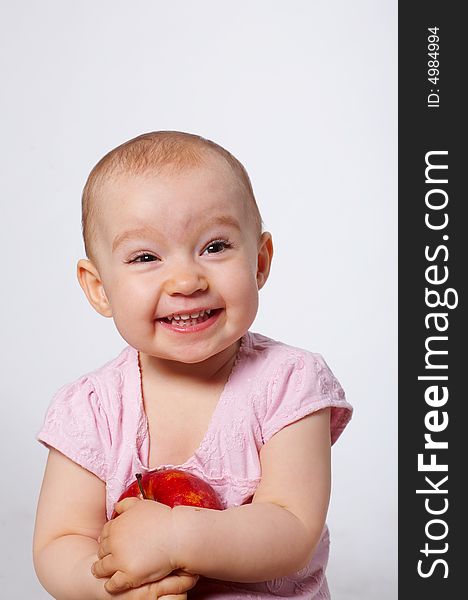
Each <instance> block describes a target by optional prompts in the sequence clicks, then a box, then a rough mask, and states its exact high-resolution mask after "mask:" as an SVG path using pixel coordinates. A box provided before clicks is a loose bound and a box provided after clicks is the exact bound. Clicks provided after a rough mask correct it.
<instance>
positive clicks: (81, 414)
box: [37, 331, 352, 600]
mask: <svg viewBox="0 0 468 600" xmlns="http://www.w3.org/2000/svg"><path fill="white" fill-rule="evenodd" d="M324 407H331V440H332V443H334V442H335V441H336V440H337V438H338V437H339V435H340V434H341V432H342V431H343V429H344V428H345V426H346V425H347V423H348V421H349V419H350V418H351V414H352V407H351V406H350V405H349V404H348V403H347V402H346V400H345V395H344V392H343V390H342V388H341V386H340V384H339V383H338V381H337V380H336V379H335V377H334V376H333V374H332V372H331V371H330V369H329V368H328V366H327V365H326V363H325V361H324V360H323V358H322V357H321V356H320V355H319V354H315V353H312V352H309V351H306V350H302V349H299V348H295V347H293V346H289V345H287V344H284V343H282V342H278V341H275V340H273V339H270V338H268V337H265V336H263V335H261V334H258V333H253V332H250V331H248V332H247V333H246V334H245V335H244V336H243V337H242V339H241V345H240V348H239V352H238V355H237V358H236V362H235V363H234V366H233V368H232V370H231V374H230V376H229V379H228V381H227V382H226V384H225V387H224V390H223V392H222V394H221V397H220V398H219V401H218V404H217V406H216V408H215V411H214V413H213V416H212V419H211V422H210V424H209V427H208V430H207V431H206V434H205V436H204V439H203V441H202V442H201V444H200V446H199V448H198V449H197V451H196V452H195V454H194V455H193V456H191V457H190V458H189V459H188V460H187V461H186V462H185V463H184V464H182V465H165V466H167V467H169V466H178V467H181V468H183V469H186V470H187V471H191V472H193V473H195V474H197V475H199V476H200V477H202V478H203V479H205V480H206V481H208V482H209V483H210V484H211V485H212V486H213V487H214V488H215V489H216V490H217V492H218V493H219V495H220V496H221V498H222V500H223V502H224V505H225V508H227V507H230V506H238V505H241V504H244V503H247V502H249V501H250V500H251V498H252V496H253V494H254V492H255V490H256V488H257V486H258V483H259V481H260V477H261V466H260V461H259V451H260V448H261V447H262V445H263V444H265V443H266V442H267V441H268V440H269V439H270V438H271V437H272V436H273V435H274V434H275V433H276V432H278V431H279V430H280V429H282V428H283V427H285V426H286V425H288V424H290V423H293V422H294V421H297V420H299V419H301V418H302V417H304V416H306V415H308V414H310V413H312V412H314V411H317V410H319V409H321V408H324ZM37 438H38V440H39V441H40V442H42V443H43V444H45V445H47V446H51V447H54V448H56V449H57V450H59V451H60V452H62V453H63V454H65V455H66V456H67V457H69V458H70V459H71V460H73V461H74V462H76V463H78V464H79V465H81V466H82V467H84V468H85V469H88V470H89V471H91V472H92V473H94V474H95V475H97V477H99V478H100V479H102V480H103V481H104V482H105V483H106V490H107V492H106V494H107V497H106V510H107V516H108V518H110V516H111V514H112V510H113V507H114V504H115V502H116V501H117V499H118V498H119V496H120V494H121V493H122V492H123V491H124V489H125V488H126V487H127V486H128V485H129V484H130V482H131V481H133V480H134V476H135V475H134V474H135V473H138V472H144V471H146V470H149V465H148V456H149V436H148V424H147V419H146V414H145V411H144V405H143V399H142V392H141V375H140V369H139V360H138V352H137V350H135V349H134V348H132V347H131V346H127V347H126V348H125V349H124V350H123V351H122V352H121V353H120V354H119V356H117V357H116V358H115V359H113V360H111V361H110V362H108V363H106V364H105V365H104V366H102V367H101V368H99V369H97V370H95V371H93V372H91V373H88V374H86V375H84V376H82V377H80V378H79V379H78V380H76V381H75V382H73V383H71V384H67V385H65V386H63V387H62V388H60V389H59V390H58V392H57V393H56V395H55V396H54V398H53V400H52V402H51V405H50V406H49V409H48V411H47V414H46V417H45V422H44V425H43V427H42V429H41V430H40V431H39V433H38V436H37ZM328 548H329V534H328V528H327V527H326V526H325V528H324V530H323V534H322V538H321V540H320V542H319V545H318V547H317V549H316V551H315V553H314V556H313V557H312V559H311V561H310V563H309V564H308V565H307V566H306V567H305V568H304V569H302V570H301V571H299V572H297V573H295V574H293V575H291V576H290V577H282V578H279V579H274V580H271V581H266V582H259V583H235V582H226V581H217V580H211V579H207V578H203V577H201V578H200V580H199V581H198V583H197V585H196V587H195V588H194V589H193V590H192V591H190V592H189V598H193V599H195V598H203V599H208V598H209V599H210V600H228V599H229V600H237V599H239V600H241V599H243V600H245V599H248V598H256V599H267V598H274V597H277V596H282V597H287V598H297V599H304V600H305V599H308V600H310V599H314V600H324V599H328V598H330V595H329V591H328V586H327V581H326V578H325V567H326V564H327V560H328Z"/></svg>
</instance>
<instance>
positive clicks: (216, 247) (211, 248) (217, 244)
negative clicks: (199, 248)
mask: <svg viewBox="0 0 468 600" xmlns="http://www.w3.org/2000/svg"><path fill="white" fill-rule="evenodd" d="M231 247H232V246H231V244H230V243H229V242H228V241H227V240H214V241H213V242H210V243H209V244H208V246H207V247H206V248H205V251H206V252H207V253H208V254H218V253H219V252H222V251H223V250H225V249H226V248H231Z"/></svg>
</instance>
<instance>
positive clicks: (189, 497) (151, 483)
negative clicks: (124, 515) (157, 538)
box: [112, 469, 223, 518]
mask: <svg viewBox="0 0 468 600" xmlns="http://www.w3.org/2000/svg"><path fill="white" fill-rule="evenodd" d="M135 477H136V480H135V481H134V482H133V483H131V484H130V485H129V486H128V488H127V489H126V490H125V491H124V493H123V494H122V495H121V496H120V498H119V500H118V502H120V500H123V499H124V498H131V497H134V496H137V497H138V498H143V499H146V500H156V501H157V502H161V503H162V504H166V505H167V506H170V507H171V508H172V507H173V506H178V505H184V506H200V507H202V508H213V509H216V510H222V509H223V505H222V503H221V500H220V498H219V496H218V494H217V493H216V492H215V490H214V489H213V488H212V487H211V485H210V484H209V483H207V482H206V481H204V480H203V479H201V478H200V477H197V476H196V475H193V474H192V473H188V472H187V471H183V470H182V469H155V470H154V471H148V472H147V473H145V474H144V475H140V474H139V473H137V475H135ZM116 516H117V513H116V512H115V511H114V513H113V515H112V518H115V517H116Z"/></svg>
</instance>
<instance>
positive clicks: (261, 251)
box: [257, 231, 273, 290]
mask: <svg viewBox="0 0 468 600" xmlns="http://www.w3.org/2000/svg"><path fill="white" fill-rule="evenodd" d="M272 258H273V240H272V237H271V233H270V232H268V231H264V232H263V233H262V235H261V237H260V241H259V243H258V256H257V287H258V289H259V290H260V289H262V287H263V286H264V285H265V283H266V280H267V279H268V275H269V273H270V266H271V260H272Z"/></svg>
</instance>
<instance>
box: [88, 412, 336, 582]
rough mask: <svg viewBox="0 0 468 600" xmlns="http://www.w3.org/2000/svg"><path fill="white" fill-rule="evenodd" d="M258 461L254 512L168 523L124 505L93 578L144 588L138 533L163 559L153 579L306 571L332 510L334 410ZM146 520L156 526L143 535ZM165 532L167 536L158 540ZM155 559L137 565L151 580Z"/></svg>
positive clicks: (158, 509)
mask: <svg viewBox="0 0 468 600" xmlns="http://www.w3.org/2000/svg"><path fill="white" fill-rule="evenodd" d="M260 460H261V466H262V480H261V483H260V485H259V487H258V489H257V491H256V493H255V495H254V497H253V501H252V503H251V504H246V505H242V506H237V507H233V508H229V509H227V510H224V511H214V510H209V509H199V508H194V507H187V506H177V507H175V508H174V509H172V511H171V516H170V517H169V515H168V512H167V507H162V505H160V504H158V503H151V502H149V501H140V502H133V503H129V502H127V501H124V502H126V503H127V504H126V505H125V504H124V513H125V519H122V520H121V521H119V518H118V519H116V521H115V522H112V523H109V524H108V525H107V526H106V527H105V528H104V530H103V536H104V540H103V542H102V543H101V546H100V549H99V556H100V559H101V560H99V561H98V562H97V563H96V564H95V565H94V572H95V574H96V576H97V577H111V579H110V580H109V581H108V582H107V584H106V586H107V588H108V589H111V590H114V591H117V590H118V589H123V588H122V587H121V586H124V585H125V582H128V581H132V582H133V585H135V583H138V582H141V581H144V580H145V574H143V573H142V572H140V573H138V574H136V573H135V572H132V566H131V563H132V561H131V558H132V557H131V556H130V552H129V551H128V549H127V546H128V542H129V537H128V535H129V531H133V528H134V527H139V528H140V531H141V535H142V536H146V537H147V539H148V541H149V544H148V546H150V547H151V546H153V547H157V548H158V549H160V550H161V553H162V555H163V556H164V557H165V558H163V559H161V563H160V564H157V563H156V562H154V563H153V566H152V567H151V568H152V569H153V572H157V570H158V568H161V565H162V564H164V563H165V562H166V563H169V564H172V565H173V567H174V568H175V567H177V568H181V569H183V570H184V571H187V572H189V573H198V574H200V575H204V576H206V577H211V578H214V579H221V580H228V581H238V582H254V581H264V580H268V579H274V578H277V577H282V576H285V575H289V574H292V573H294V572H296V571H298V570H299V569H301V568H303V567H304V566H305V565H306V564H307V563H308V561H309V560H310V558H311V556H312V554H313V552H314V550H315V547H316V546H317V544H318V542H319V540H320V537H321V534H322V531H323V527H324V524H325V517H326V513H327V508H328V502H329V495H330V479H331V477H330V410H329V409H323V410H320V411H318V412H316V413H314V414H312V415H309V416H307V417H304V418H303V419H301V420H299V421H297V422H295V423H293V424H291V425H288V426H287V427H285V428H283V429H282V430H281V431H279V432H278V433H276V434H275V435H274V436H273V437H272V438H271V439H270V440H269V441H268V442H267V443H266V444H265V445H264V446H263V447H262V450H261V452H260ZM144 520H147V521H146V522H147V523H150V522H153V523H154V524H155V525H154V526H152V527H149V528H146V531H145V530H144V529H142V527H143V525H142V523H143V521H144ZM159 524H160V525H161V529H160V527H159ZM160 530H164V535H161V536H158V533H159V531H160ZM168 532H172V535H168ZM150 535H151V536H153V539H152V540H150ZM125 538H126V541H124V540H125ZM168 539H170V543H168V542H167V540H168ZM174 542H175V543H174ZM145 545H146V544H145ZM143 552H144V551H143ZM153 556H154V553H153V552H152V553H151V555H148V556H146V557H144V558H143V560H142V562H141V563H139V565H142V564H146V565H147V566H148V568H147V569H146V571H147V575H148V576H149V575H150V573H151V572H152V571H151V568H150V566H149V565H150V563H151V561H152V560H153V558H152V557H153ZM114 574H115V577H114Z"/></svg>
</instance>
